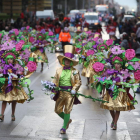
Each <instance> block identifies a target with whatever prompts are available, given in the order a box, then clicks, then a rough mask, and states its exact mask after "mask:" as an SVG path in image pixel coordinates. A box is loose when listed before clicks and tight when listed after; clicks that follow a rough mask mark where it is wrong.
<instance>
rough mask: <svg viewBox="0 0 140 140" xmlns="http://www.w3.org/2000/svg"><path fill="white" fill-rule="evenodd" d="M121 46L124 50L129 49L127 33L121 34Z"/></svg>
mask: <svg viewBox="0 0 140 140" xmlns="http://www.w3.org/2000/svg"><path fill="white" fill-rule="evenodd" d="M120 46H121V47H123V48H124V49H125V50H127V49H129V48H130V47H129V39H128V35H127V34H123V37H122V42H121V44H120Z"/></svg>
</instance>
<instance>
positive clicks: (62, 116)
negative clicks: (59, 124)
mask: <svg viewBox="0 0 140 140" xmlns="http://www.w3.org/2000/svg"><path fill="white" fill-rule="evenodd" d="M58 115H59V116H60V117H61V118H62V119H63V120H64V115H65V114H64V112H61V113H60V114H58Z"/></svg>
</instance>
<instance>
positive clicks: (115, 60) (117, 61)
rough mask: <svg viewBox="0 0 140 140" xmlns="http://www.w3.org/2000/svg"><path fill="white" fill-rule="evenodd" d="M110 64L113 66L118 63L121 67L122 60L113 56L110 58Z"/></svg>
mask: <svg viewBox="0 0 140 140" xmlns="http://www.w3.org/2000/svg"><path fill="white" fill-rule="evenodd" d="M112 63H113V64H116V63H119V64H121V65H123V59H122V58H121V57H119V56H114V57H113V58H112Z"/></svg>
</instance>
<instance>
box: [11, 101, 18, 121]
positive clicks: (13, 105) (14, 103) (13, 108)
mask: <svg viewBox="0 0 140 140" xmlns="http://www.w3.org/2000/svg"><path fill="white" fill-rule="evenodd" d="M16 104H17V102H16V101H13V102H12V116H11V117H12V119H11V120H12V121H15V109H16Z"/></svg>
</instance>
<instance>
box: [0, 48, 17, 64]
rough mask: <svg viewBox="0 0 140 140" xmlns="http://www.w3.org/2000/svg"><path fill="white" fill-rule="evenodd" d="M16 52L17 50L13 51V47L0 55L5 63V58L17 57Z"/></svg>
mask: <svg viewBox="0 0 140 140" xmlns="http://www.w3.org/2000/svg"><path fill="white" fill-rule="evenodd" d="M18 55H19V54H18V52H17V51H15V49H12V50H10V51H5V52H4V53H3V55H2V57H3V58H4V60H5V61H6V63H7V60H8V59H9V58H11V59H14V60H15V59H16V58H17V57H18Z"/></svg>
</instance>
